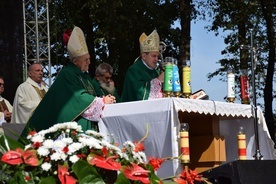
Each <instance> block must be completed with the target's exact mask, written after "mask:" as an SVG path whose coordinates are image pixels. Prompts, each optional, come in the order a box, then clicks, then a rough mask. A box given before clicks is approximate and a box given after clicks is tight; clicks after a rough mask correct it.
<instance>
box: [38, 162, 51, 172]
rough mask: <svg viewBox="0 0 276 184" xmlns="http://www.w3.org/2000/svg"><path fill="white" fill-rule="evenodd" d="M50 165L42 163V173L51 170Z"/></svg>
mask: <svg viewBox="0 0 276 184" xmlns="http://www.w3.org/2000/svg"><path fill="white" fill-rule="evenodd" d="M51 167H52V165H51V164H50V163H48V162H44V163H43V164H41V168H42V169H43V170H44V171H49V170H50V169H51Z"/></svg>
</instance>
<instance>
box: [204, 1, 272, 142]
mask: <svg viewBox="0 0 276 184" xmlns="http://www.w3.org/2000/svg"><path fill="white" fill-rule="evenodd" d="M208 3H209V4H210V5H212V6H210V7H211V9H212V11H211V12H213V16H214V21H213V22H212V26H211V27H210V28H209V30H212V31H216V32H218V30H219V29H221V28H222V29H223V30H227V31H228V32H229V35H228V36H226V37H225V40H224V41H225V43H226V44H227V45H228V46H227V47H226V49H225V50H223V51H222V54H224V55H226V59H221V60H220V61H219V63H220V64H221V66H222V67H221V68H219V69H217V70H216V71H215V72H213V73H210V74H209V75H208V77H209V79H211V78H212V77H213V76H216V75H221V76H224V75H225V74H226V71H227V68H228V67H233V68H234V69H235V71H236V73H237V74H239V71H240V69H243V68H248V63H249V57H248V55H249V51H246V50H242V51H241V50H240V46H241V45H250V44H249V43H250V42H249V41H250V29H252V30H253V32H254V41H255V42H254V47H256V48H260V47H262V48H263V49H262V50H260V49H259V50H258V51H257V53H256V54H257V61H258V62H257V63H256V69H255V70H256V71H255V74H256V76H251V77H256V78H257V84H256V88H257V94H256V95H257V97H264V102H265V103H264V104H265V105H264V112H265V118H266V122H267V125H268V128H269V132H270V135H271V137H272V139H273V140H274V139H275V126H274V121H273V111H272V100H273V95H272V94H273V75H274V62H275V44H274V41H275V40H274V38H275V33H274V29H275V22H273V20H274V19H273V13H274V14H275V12H274V11H275V10H273V7H275V1H270V2H267V1H265V0H264V1H247V0H235V1H223V0H217V1H213V0H210V1H208ZM246 52H248V53H246ZM267 56H268V57H267ZM265 72H266V74H265ZM249 74H250V73H249ZM263 94H264V95H263Z"/></svg>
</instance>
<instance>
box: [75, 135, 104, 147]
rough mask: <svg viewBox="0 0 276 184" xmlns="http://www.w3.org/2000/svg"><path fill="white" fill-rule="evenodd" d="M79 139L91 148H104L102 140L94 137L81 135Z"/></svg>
mask: <svg viewBox="0 0 276 184" xmlns="http://www.w3.org/2000/svg"><path fill="white" fill-rule="evenodd" d="M79 141H80V142H81V143H82V144H83V145H84V146H88V147H89V148H95V149H102V148H103V146H102V145H101V142H100V141H99V140H97V139H95V138H93V137H90V138H84V137H80V138H79Z"/></svg>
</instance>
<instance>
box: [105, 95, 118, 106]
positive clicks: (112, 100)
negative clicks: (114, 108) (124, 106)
mask: <svg viewBox="0 0 276 184" xmlns="http://www.w3.org/2000/svg"><path fill="white" fill-rule="evenodd" d="M103 101H104V103H105V104H113V103H116V98H115V96H112V95H110V94H109V95H106V96H104V97H103Z"/></svg>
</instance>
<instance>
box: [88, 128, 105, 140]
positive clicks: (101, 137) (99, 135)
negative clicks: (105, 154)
mask: <svg viewBox="0 0 276 184" xmlns="http://www.w3.org/2000/svg"><path fill="white" fill-rule="evenodd" d="M85 133H86V134H87V135H91V136H93V137H95V138H97V139H100V140H101V139H103V138H104V135H103V134H101V133H99V132H96V131H94V130H87V131H85Z"/></svg>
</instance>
